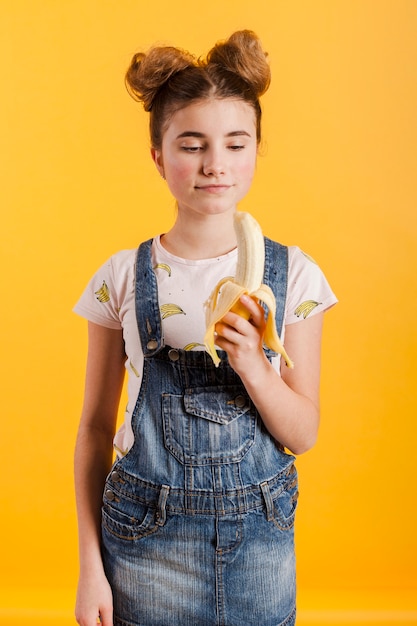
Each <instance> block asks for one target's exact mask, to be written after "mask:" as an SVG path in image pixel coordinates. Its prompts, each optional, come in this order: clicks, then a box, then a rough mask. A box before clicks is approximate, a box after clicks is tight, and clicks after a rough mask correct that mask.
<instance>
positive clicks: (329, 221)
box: [0, 0, 417, 626]
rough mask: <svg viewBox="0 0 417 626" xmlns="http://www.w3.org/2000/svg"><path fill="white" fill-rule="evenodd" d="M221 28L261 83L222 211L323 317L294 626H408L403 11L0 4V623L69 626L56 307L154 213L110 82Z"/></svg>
mask: <svg viewBox="0 0 417 626" xmlns="http://www.w3.org/2000/svg"><path fill="white" fill-rule="evenodd" d="M240 28H250V29H252V30H255V31H256V32H257V33H258V34H259V36H260V37H261V39H262V41H263V44H264V47H265V49H266V50H267V51H268V52H269V54H270V60H271V68H272V76H273V80H272V84H271V87H270V90H269V92H268V93H267V94H266V96H265V97H264V99H263V108H264V143H263V146H262V154H261V156H260V157H259V161H258V172H257V177H256V179H255V183H254V186H253V188H252V190H251V192H250V194H249V196H248V197H247V198H246V199H245V200H244V202H243V203H242V205H241V208H242V209H245V210H249V211H250V212H251V213H253V215H254V216H255V217H256V218H257V219H258V221H259V222H260V223H261V225H262V227H263V230H264V232H265V233H266V234H268V235H269V236H271V237H273V238H275V239H278V240H279V241H281V242H283V243H286V244H297V245H300V246H301V247H302V248H303V249H304V250H305V251H306V252H307V253H309V254H310V255H311V256H313V257H314V258H315V259H316V260H317V261H318V263H319V264H320V265H321V267H322V268H323V269H324V271H325V273H326V276H327V277H328V279H329V282H330V284H331V286H332V287H333V289H334V291H335V293H336V294H337V296H338V298H339V300H340V302H339V304H338V305H337V307H336V308H334V309H333V310H332V311H330V312H329V313H328V314H327V315H326V323H325V331H324V345H323V375H322V424H321V431H320V438H319V442H318V444H317V445H316V447H315V448H314V449H313V450H312V451H311V452H309V453H307V454H306V455H304V456H301V457H300V458H299V459H298V468H299V472H300V490H301V500H300V506H299V514H298V520H297V531H296V537H297V557H298V586H299V606H300V611H299V615H300V617H299V621H298V624H300V626H302V625H303V624H317V625H321V624H339V623H340V624H342V623H343V624H346V623H352V624H353V623H355V624H362V623H372V624H379V623H381V624H388V623H389V624H393V625H394V624H399V623H407V624H417V567H416V559H417V549H416V548H417V539H416V536H417V533H416V528H417V514H416V492H417V489H416V474H417V472H416V462H415V458H416V452H415V447H416V439H417V426H416V415H417V406H416V404H417V403H416V356H417V355H416V343H417V342H416V338H417V326H416V323H415V315H416V304H417V303H416V270H417V264H416V260H417V259H416V250H417V185H416V178H417V156H416V155H417V151H416V146H417V122H416V116H417V44H416V42H417V2H415V1H413V0H304V1H302V0H291V1H289V0H275V1H272V0H269V1H268V0H257V2H247V1H245V0H239V2H237V1H236V2H234V1H231V2H225V1H224V0H211V2H209V3H204V4H203V5H201V4H198V3H196V2H191V1H190V0H184V1H182V2H179V3H172V2H168V0H160V1H159V2H158V3H156V4H155V3H147V4H145V3H143V2H139V1H138V0H121V1H120V2H111V1H110V0H62V1H61V0H60V1H58V0H38V1H34V2H33V1H29V0H26V1H25V0H13V1H12V0H2V1H1V2H0V63H1V74H0V80H1V98H0V125H1V128H0V142H1V153H0V154H1V156H0V158H1V167H0V177H1V180H0V202H1V211H2V227H1V237H2V244H1V255H2V257H1V259H2V260H1V266H2V273H1V301H2V307H1V310H2V322H1V333H2V339H1V346H2V359H1V365H0V367H1V385H2V394H1V397H2V425H1V431H2V434H1V436H2V481H1V490H0V502H1V511H2V515H1V522H0V523H1V543H2V549H1V567H0V624H1V625H3V624H4V625H6V624H7V625H8V626H10V625H17V624H32V625H34V624H39V625H41V624H42V625H46V624H52V623H53V624H57V623H60V624H73V623H74V620H73V618H72V604H73V596H74V593H75V586H76V579H77V568H78V564H77V548H76V520H75V508H74V496H73V485H72V454H73V446H74V439H75V435H76V430H77V423H78V418H79V414H80V409H81V403H82V395H83V380H84V361H85V350H86V323H85V322H84V321H83V320H81V319H80V318H78V317H77V316H75V315H74V314H73V313H72V312H71V309H72V306H73V305H74V303H75V302H76V300H77V299H78V297H79V295H80V293H81V291H82V290H83V288H84V286H85V284H86V282H87V280H88V279H89V277H90V276H91V274H92V273H93V272H94V271H95V270H96V269H97V267H98V266H100V265H101V264H102V263H103V262H104V261H105V260H106V259H107V257H108V256H110V254H112V253H113V252H115V251H117V250H119V249H122V248H131V247H136V245H137V244H138V243H139V242H140V241H142V240H144V239H145V238H148V237H150V236H152V235H154V234H156V233H158V232H161V231H164V230H167V229H168V228H169V227H170V225H171V224H172V222H173V219H174V216H175V209H174V201H173V200H172V198H171V197H170V196H169V194H168V192H167V190H166V188H165V184H164V181H162V180H161V179H160V177H159V175H158V173H157V172H156V170H155V168H154V165H153V164H152V162H151V159H150V157H149V141H148V134H147V124H148V120H147V117H146V115H145V114H144V113H143V111H142V110H141V107H140V105H138V104H136V103H134V102H133V101H132V100H131V99H130V98H129V96H128V94H127V93H126V91H125V87H124V84H123V75H124V71H125V69H126V67H127V65H128V63H129V61H130V57H131V55H132V54H133V53H134V52H135V51H136V50H138V49H146V48H148V47H149V46H150V45H151V44H153V43H155V42H159V43H168V44H173V45H179V46H181V47H184V48H186V49H189V50H190V51H192V52H194V53H196V54H204V53H205V52H206V51H207V50H208V48H209V47H211V45H212V44H213V43H214V42H215V41H217V40H218V39H223V38H226V37H227V36H228V35H229V34H231V33H232V32H233V31H234V30H237V29H240ZM255 591H256V590H250V593H253V592H255ZM391 617H392V620H391ZM378 620H379V621H378ZM390 620H391V621H390Z"/></svg>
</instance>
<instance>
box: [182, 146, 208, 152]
mask: <svg viewBox="0 0 417 626" xmlns="http://www.w3.org/2000/svg"><path fill="white" fill-rule="evenodd" d="M202 149H203V147H202V146H181V150H183V151H184V152H199V151H200V150H202Z"/></svg>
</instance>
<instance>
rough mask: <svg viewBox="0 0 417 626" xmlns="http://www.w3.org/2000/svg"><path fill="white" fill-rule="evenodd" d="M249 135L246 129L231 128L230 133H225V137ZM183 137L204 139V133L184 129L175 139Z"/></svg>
mask: <svg viewBox="0 0 417 626" xmlns="http://www.w3.org/2000/svg"><path fill="white" fill-rule="evenodd" d="M242 136H244V137H250V136H251V135H250V134H249V133H248V132H247V131H246V130H233V131H232V132H230V133H227V134H226V135H225V137H242ZM184 137H196V138H198V139H205V137H206V135H205V134H204V133H199V132H197V131H194V130H186V131H184V132H183V133H181V134H180V135H178V137H177V139H183V138H184Z"/></svg>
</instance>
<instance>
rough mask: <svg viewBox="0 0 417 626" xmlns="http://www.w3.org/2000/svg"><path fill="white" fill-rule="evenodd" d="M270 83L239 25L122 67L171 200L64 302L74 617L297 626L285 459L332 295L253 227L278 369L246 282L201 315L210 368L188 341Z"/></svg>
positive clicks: (304, 434) (304, 421)
mask: <svg viewBox="0 0 417 626" xmlns="http://www.w3.org/2000/svg"><path fill="white" fill-rule="evenodd" d="M269 81H270V72H269V66H268V63H267V59H266V55H265V53H264V52H263V50H262V47H261V45H260V42H259V40H258V39H257V37H256V35H255V34H254V33H252V32H250V31H242V32H237V33H234V34H233V35H232V36H231V37H230V39H229V40H228V41H226V42H222V43H219V44H217V45H216V46H215V47H214V48H213V49H212V50H211V51H210V52H209V54H208V56H207V58H206V59H205V60H196V59H195V58H194V57H192V56H191V55H190V54H188V53H186V52H184V51H181V50H179V49H176V48H172V47H157V48H153V49H151V50H150V51H149V52H148V53H147V54H137V55H135V56H134V58H133V60H132V63H131V66H130V68H129V70H128V72H127V76H126V82H127V85H128V88H129V90H130V93H131V94H132V95H133V97H134V98H136V99H137V100H139V101H141V102H142V103H143V105H144V108H145V110H146V111H149V113H150V135H151V155H152V158H153V160H154V162H155V165H156V168H157V169H158V171H159V173H160V175H161V176H162V177H163V178H164V179H165V180H166V183H167V185H168V187H169V189H170V191H171V193H172V194H173V196H174V197H175V199H176V201H177V209H178V213H177V219H176V222H175V224H174V226H173V228H172V229H171V230H169V231H168V232H167V233H165V234H163V235H160V236H157V237H155V238H154V239H153V240H152V241H147V242H145V243H143V244H142V245H140V247H139V249H138V251H135V250H127V251H122V252H119V253H118V254H115V255H114V256H112V257H111V258H110V260H109V261H108V262H107V263H106V264H105V265H104V266H103V267H102V268H101V269H100V270H99V271H98V272H97V273H96V275H95V276H94V277H93V278H92V280H91V282H90V283H89V285H88V286H87V288H86V290H85V292H84V294H83V296H82V297H81V299H80V301H79V302H78V304H77V306H76V307H75V311H76V312H77V313H79V314H80V315H82V316H84V317H85V318H87V319H88V322H89V350H88V360H87V374H86V390H85V402H84V407H83V412H82V418H81V423H80V428H79V434H78V439H77V445H76V454H75V479H76V491H77V505H78V517H79V540H80V581H79V587H78V597H77V607H76V617H77V621H78V623H79V624H80V625H81V626H93V625H94V624H96V622H97V619H98V618H99V620H101V623H102V624H103V625H104V626H112V625H115V626H139V625H141V626H142V625H144V626H164V625H166V626H172V625H173V624H174V625H178V626H203V625H204V626H220V625H222V626H232V625H245V626H248V625H250V624H256V625H257V626H278V625H281V626H283V625H284V624H285V625H286V626H290V625H293V624H294V623H295V559H294V542H293V538H294V535H293V525H294V516H295V509H296V504H297V497H298V491H297V474H296V470H295V467H294V456H293V454H300V453H302V452H304V451H306V450H308V449H309V448H310V447H311V446H312V445H313V444H314V442H315V439H316V435H317V428H318V423H319V370H320V342H321V329H322V318H323V312H324V311H325V310H326V309H327V308H329V307H330V306H331V305H333V304H334V303H335V301H336V299H335V297H334V295H333V293H332V291H331V289H330V287H329V286H328V283H327V282H326V279H325V278H324V276H323V274H322V272H321V271H320V269H319V268H318V266H317V265H316V264H315V263H314V262H313V261H312V260H311V258H309V257H307V256H306V255H304V254H303V253H302V252H301V250H300V249H298V248H296V247H290V248H286V247H284V246H280V245H279V244H275V243H274V242H272V241H270V240H268V239H265V252H266V263H265V274H264V282H265V283H267V284H269V285H270V286H271V288H272V290H273V291H274V294H275V297H276V300H277V314H276V322H277V327H278V332H280V333H281V337H282V338H283V337H284V336H285V346H286V350H287V352H288V354H289V355H290V357H291V358H292V360H293V361H294V362H295V367H294V369H289V368H287V367H286V366H285V364H284V363H282V364H281V362H280V358H279V357H278V355H276V354H274V353H271V351H270V350H268V349H265V348H264V345H263V334H264V330H265V315H264V311H263V309H262V307H260V306H259V305H258V304H257V303H256V302H255V301H254V300H252V299H251V298H250V297H247V296H246V297H245V296H244V297H242V298H241V304H242V305H243V306H244V307H245V308H246V309H247V313H248V316H249V319H245V318H244V317H241V316H239V315H237V314H235V313H233V312H229V313H227V314H226V315H225V316H224V318H223V319H222V320H221V322H219V323H218V324H217V325H216V329H215V330H216V333H217V334H216V346H217V347H218V349H219V351H220V355H221V357H222V358H221V363H220V365H219V366H218V367H215V366H214V364H213V362H212V360H211V358H210V356H209V355H208V354H207V352H206V351H205V349H204V344H203V338H204V334H205V323H206V322H205V310H204V303H205V302H206V301H207V299H208V297H209V295H210V293H211V291H212V289H213V288H214V286H215V285H216V284H217V283H218V281H219V280H220V279H221V278H224V277H226V276H233V275H234V274H235V270H236V262H237V250H236V235H235V231H234V227H233V218H234V214H235V212H236V210H237V204H238V202H239V201H240V200H241V199H242V198H243V197H244V196H245V195H246V193H247V192H248V190H249V188H250V186H251V182H252V178H253V175H254V172H255V167H256V157H257V148H258V145H259V142H260V139H261V109H260V105H259V97H260V96H261V95H262V94H263V93H264V92H265V91H266V89H267V88H268V85H269ZM140 210H142V211H145V210H146V211H149V210H154V208H153V207H141V208H140ZM125 371H127V373H128V377H129V378H128V395H129V402H128V405H127V409H126V414H125V421H124V424H123V426H122V427H121V428H120V430H119V431H118V432H117V433H116V436H115V437H114V431H115V423H116V416H117V410H118V403H119V399H120V393H121V388H122V383H123V378H124V374H125ZM113 438H114V449H115V451H116V455H117V458H116V461H115V463H114V465H113V467H111V464H112V451H113V446H112V442H113ZM291 453H292V454H291ZM103 491H104V495H103Z"/></svg>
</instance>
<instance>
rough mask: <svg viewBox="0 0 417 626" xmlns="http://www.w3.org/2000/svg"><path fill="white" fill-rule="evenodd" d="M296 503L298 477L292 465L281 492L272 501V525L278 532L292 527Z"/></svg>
mask: <svg viewBox="0 0 417 626" xmlns="http://www.w3.org/2000/svg"><path fill="white" fill-rule="evenodd" d="M297 503H298V477H297V470H296V468H295V466H294V465H292V466H291V468H290V469H289V471H288V473H287V476H286V477H285V481H284V483H283V486H282V491H280V492H279V494H278V496H277V497H276V499H275V500H274V513H275V515H274V520H273V521H274V524H275V525H276V526H278V528H279V529H280V530H289V529H290V528H292V527H293V526H294V521H295V512H296V509H297Z"/></svg>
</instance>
